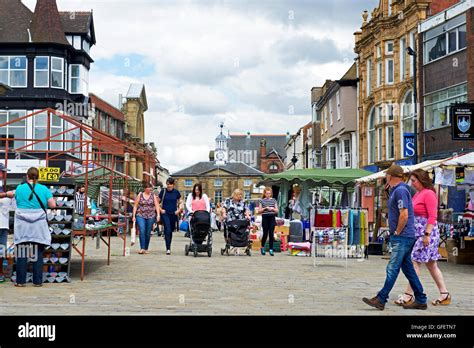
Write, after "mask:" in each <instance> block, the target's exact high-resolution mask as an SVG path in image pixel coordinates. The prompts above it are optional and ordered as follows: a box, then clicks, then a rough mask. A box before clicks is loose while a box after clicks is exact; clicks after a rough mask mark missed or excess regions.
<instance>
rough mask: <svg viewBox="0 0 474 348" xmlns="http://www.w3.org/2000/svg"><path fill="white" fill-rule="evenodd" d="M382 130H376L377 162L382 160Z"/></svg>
mask: <svg viewBox="0 0 474 348" xmlns="http://www.w3.org/2000/svg"><path fill="white" fill-rule="evenodd" d="M382 137H383V129H382V128H378V129H377V159H378V160H379V161H381V160H382V156H383V155H382V144H383V138H382Z"/></svg>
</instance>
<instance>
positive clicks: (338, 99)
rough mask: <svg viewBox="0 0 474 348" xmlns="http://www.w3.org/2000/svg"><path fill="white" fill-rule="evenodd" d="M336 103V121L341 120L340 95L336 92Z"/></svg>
mask: <svg viewBox="0 0 474 348" xmlns="http://www.w3.org/2000/svg"><path fill="white" fill-rule="evenodd" d="M336 103H337V120H338V121H339V120H340V119H341V93H340V91H337V93H336Z"/></svg>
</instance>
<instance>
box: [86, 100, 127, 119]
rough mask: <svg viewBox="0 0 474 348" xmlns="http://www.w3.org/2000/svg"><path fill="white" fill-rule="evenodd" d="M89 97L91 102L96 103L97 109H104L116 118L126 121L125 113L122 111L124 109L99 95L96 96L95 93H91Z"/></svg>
mask: <svg viewBox="0 0 474 348" xmlns="http://www.w3.org/2000/svg"><path fill="white" fill-rule="evenodd" d="M89 97H90V101H91V103H93V104H94V105H95V108H96V109H99V110H102V111H103V112H105V113H106V114H107V115H110V116H112V117H113V118H115V119H116V120H119V121H122V122H125V116H124V114H123V113H122V111H120V110H119V109H117V108H116V107H115V106H113V105H111V104H109V103H107V102H106V101H105V100H103V99H101V98H99V97H98V96H96V95H95V94H93V93H90V94H89Z"/></svg>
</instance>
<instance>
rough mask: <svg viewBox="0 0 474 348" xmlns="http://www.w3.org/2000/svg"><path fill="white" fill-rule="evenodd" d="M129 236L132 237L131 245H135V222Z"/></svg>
mask: <svg viewBox="0 0 474 348" xmlns="http://www.w3.org/2000/svg"><path fill="white" fill-rule="evenodd" d="M130 234H131V235H132V245H135V241H136V236H137V230H136V229H135V222H134V223H133V226H132V228H131V229H130Z"/></svg>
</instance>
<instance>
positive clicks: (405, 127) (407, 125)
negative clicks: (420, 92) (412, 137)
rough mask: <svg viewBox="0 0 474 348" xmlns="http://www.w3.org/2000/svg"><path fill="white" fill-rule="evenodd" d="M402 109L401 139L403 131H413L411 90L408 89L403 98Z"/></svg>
mask: <svg viewBox="0 0 474 348" xmlns="http://www.w3.org/2000/svg"><path fill="white" fill-rule="evenodd" d="M401 107H402V108H401V109H402V140H403V135H404V133H414V132H415V112H414V111H415V110H414V106H413V91H408V92H407V93H406V94H405V97H404V98H403V102H402V105H401Z"/></svg>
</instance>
